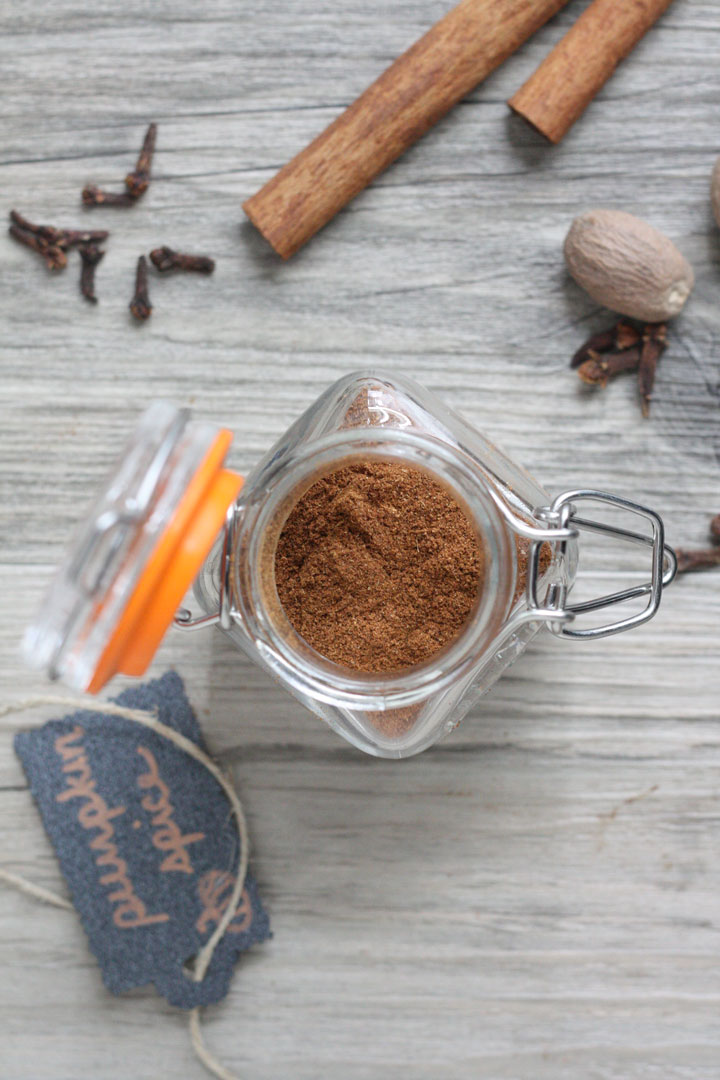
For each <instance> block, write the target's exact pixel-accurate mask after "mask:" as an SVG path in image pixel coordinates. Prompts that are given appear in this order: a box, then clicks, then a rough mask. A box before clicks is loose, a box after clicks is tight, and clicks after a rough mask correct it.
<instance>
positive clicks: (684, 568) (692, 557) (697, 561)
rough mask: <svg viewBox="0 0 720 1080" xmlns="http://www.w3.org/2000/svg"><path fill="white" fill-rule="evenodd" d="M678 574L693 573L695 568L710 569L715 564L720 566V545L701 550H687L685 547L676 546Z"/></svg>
mask: <svg viewBox="0 0 720 1080" xmlns="http://www.w3.org/2000/svg"><path fill="white" fill-rule="evenodd" d="M675 555H676V557H677V568H678V574H691V573H693V572H694V571H695V570H709V569H711V567H713V566H720V547H713V548H706V549H704V550H703V549H700V550H699V551H686V550H685V548H676V549H675Z"/></svg>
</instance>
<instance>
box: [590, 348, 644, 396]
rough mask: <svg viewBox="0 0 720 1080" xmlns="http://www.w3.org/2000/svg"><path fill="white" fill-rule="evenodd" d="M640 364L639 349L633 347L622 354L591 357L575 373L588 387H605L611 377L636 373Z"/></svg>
mask: <svg viewBox="0 0 720 1080" xmlns="http://www.w3.org/2000/svg"><path fill="white" fill-rule="evenodd" d="M639 363H640V349H639V347H638V346H635V347H634V348H632V349H626V350H625V351H624V352H618V353H606V354H605V355H597V354H596V355H591V356H590V357H589V358H588V359H587V360H585V361H584V362H583V363H582V364H581V365H580V367H579V368H578V369H577V373H578V375H579V376H580V378H581V379H582V381H583V382H584V383H587V384H588V386H600V387H605V386H607V384H608V380H609V379H611V378H612V376H613V375H619V374H620V372H622V371H636V370H637V368H638V365H639Z"/></svg>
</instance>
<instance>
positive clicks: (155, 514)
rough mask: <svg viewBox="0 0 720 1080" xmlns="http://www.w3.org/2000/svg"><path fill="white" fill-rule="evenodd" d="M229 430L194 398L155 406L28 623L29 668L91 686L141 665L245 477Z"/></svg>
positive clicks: (81, 686)
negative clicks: (230, 461) (233, 468)
mask: <svg viewBox="0 0 720 1080" xmlns="http://www.w3.org/2000/svg"><path fill="white" fill-rule="evenodd" d="M231 440H232V435H231V433H230V432H229V431H226V430H224V429H221V428H218V427H216V426H215V425H212V424H208V423H203V422H198V421H194V420H191V418H190V411H189V410H188V409H179V408H177V407H175V406H174V405H171V404H169V403H167V402H163V401H158V402H154V403H153V404H152V405H150V406H149V408H148V409H147V410H146V411H145V412H144V413H143V415H142V417H141V418H140V421H139V423H138V425H137V427H136V428H135V431H134V432H133V434H132V436H131V438H130V440H129V441H128V443H127V445H126V447H125V449H124V451H123V452H122V454H121V455H120V458H119V460H118V461H117V463H116V464H115V466H114V467H113V469H112V470H111V472H110V474H109V475H108V476H107V478H106V479H105V481H104V482H103V484H102V486H101V489H100V491H99V493H98V495H97V496H96V498H95V499H94V501H93V503H92V504H91V506H90V507H89V509H88V511H87V513H86V515H85V516H84V517H83V519H82V521H81V522H80V525H79V527H78V529H77V532H76V534H75V536H74V538H73V540H72V541H71V543H70V545H69V547H68V549H67V551H66V554H65V556H64V558H63V561H62V563H61V565H60V566H59V568H58V570H57V571H56V573H55V575H54V577H53V580H52V581H51V583H50V585H49V587H48V589H47V591H46V593H45V596H44V597H43V600H42V602H41V604H40V608H39V610H38V612H37V614H36V616H35V619H34V620H33V622H32V624H31V626H30V627H29V628H28V630H27V631H26V634H25V637H24V640H23V644H22V652H23V655H24V658H25V660H26V662H27V663H28V664H29V665H30V666H31V667H34V668H40V669H44V670H45V671H46V672H47V673H48V674H49V675H50V677H51V678H53V679H61V680H62V681H63V682H64V683H66V684H67V685H68V686H71V687H73V688H74V689H76V690H91V691H96V690H98V689H100V687H101V686H102V685H103V684H104V682H106V681H107V679H108V678H110V677H111V676H112V675H113V674H115V672H116V671H124V672H126V673H127V674H141V673H142V672H143V671H144V670H145V668H146V667H147V665H148V663H149V662H150V659H151V658H152V655H153V654H154V651H155V649H156V648H157V645H158V644H159V641H160V640H161V638H162V636H163V634H164V632H165V630H166V629H167V626H168V625H169V623H170V622H171V621H172V617H173V615H174V612H175V609H176V607H177V604H179V602H180V600H181V599H182V596H183V595H184V593H185V591H186V590H187V588H188V587H189V586H190V584H191V583H192V580H193V579H194V577H195V575H196V574H197V572H198V570H199V568H200V565H201V564H202V561H203V560H204V558H205V556H206V555H207V553H208V551H209V550H210V548H211V546H212V544H213V542H214V540H215V538H216V536H217V533H218V531H219V530H220V528H221V527H222V523H223V521H224V518H225V515H226V513H227V509H228V507H229V506H230V505H231V503H232V502H233V501H234V499H235V496H236V495H237V492H238V490H239V488H240V485H241V483H242V480H241V478H240V477H239V476H235V475H234V474H232V473H228V472H227V471H225V470H224V469H222V464H223V462H224V458H225V455H226V453H227V450H228V448H229V445H230V442H231ZM188 537H189V538H190V540H191V541H192V542H191V543H190V545H189V546H188Z"/></svg>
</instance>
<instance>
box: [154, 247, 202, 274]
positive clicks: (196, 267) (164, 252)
mask: <svg viewBox="0 0 720 1080" xmlns="http://www.w3.org/2000/svg"><path fill="white" fill-rule="evenodd" d="M150 260H151V262H152V264H153V266H154V267H155V268H156V269H157V270H160V271H161V272H163V273H164V272H165V271H166V270H193V271H195V272H196V273H198V274H212V272H213V270H214V269H215V260H214V259H210V258H209V257H208V256H207V255H184V254H182V253H181V252H178V251H173V249H172V248H169V247H159V248H155V250H154V251H151V252H150Z"/></svg>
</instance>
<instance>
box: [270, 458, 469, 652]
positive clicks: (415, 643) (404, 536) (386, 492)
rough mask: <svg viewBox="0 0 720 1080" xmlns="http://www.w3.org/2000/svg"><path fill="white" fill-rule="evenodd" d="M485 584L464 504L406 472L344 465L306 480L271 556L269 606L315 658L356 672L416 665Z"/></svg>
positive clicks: (378, 464) (463, 618) (454, 630)
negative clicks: (275, 599)
mask: <svg viewBox="0 0 720 1080" xmlns="http://www.w3.org/2000/svg"><path fill="white" fill-rule="evenodd" d="M483 580H484V551H483V547H482V545H481V542H480V540H479V538H478V536H477V534H476V532H475V530H474V528H473V525H472V523H471V522H470V520H469V518H468V516H467V513H466V512H465V510H464V509H463V507H462V506H461V505H460V504H459V503H458V502H457V501H456V500H455V499H454V498H453V497H452V495H451V494H450V492H449V491H447V490H446V489H445V488H444V487H443V486H442V485H441V484H440V483H438V482H437V481H435V480H433V479H432V477H431V476H429V475H428V474H427V473H425V472H423V471H422V470H421V469H418V468H416V467H414V466H408V465H405V464H400V463H398V462H390V461H368V462H360V463H357V464H352V465H347V466H345V467H344V468H342V469H338V470H337V471H336V472H333V473H330V474H329V475H328V476H324V477H323V478H322V479H321V480H318V481H317V482H316V483H315V484H313V485H312V487H310V488H309V489H308V490H307V491H306V492H305V493H304V495H302V497H301V498H300V499H299V501H298V502H297V503H296V505H295V506H294V507H293V509H292V511H291V512H290V515H289V517H288V519H287V521H286V522H285V525H284V527H283V530H282V532H281V534H280V538H279V540H278V545H277V550H276V553H275V582H276V587H277V592H278V596H279V598H280V602H281V604H282V605H283V608H284V609H285V613H286V615H287V617H288V619H289V620H290V622H291V623H292V625H293V627H294V628H295V630H296V631H297V632H298V633H299V634H300V635H301V637H303V638H304V639H305V641H307V643H308V644H309V645H311V646H312V648H314V649H315V650H316V652H319V653H320V654H321V655H322V656H325V657H327V659H329V660H332V661H333V662H334V663H336V664H340V665H342V666H344V667H347V668H352V669H353V670H355V671H367V672H389V671H397V670H399V669H401V668H405V667H409V666H410V665H412V664H419V663H422V662H423V661H425V660H427V659H428V658H429V657H431V656H432V655H433V654H434V653H436V652H438V650H440V649H442V648H443V647H444V646H445V645H447V644H449V643H450V642H451V641H452V640H453V639H454V638H456V637H457V636H458V634H459V633H460V631H461V630H462V628H463V626H464V625H465V623H466V622H467V621H468V618H469V617H470V615H471V613H472V610H473V607H474V605H475V602H476V600H477V598H478V596H479V594H480V591H481V589H482V585H483Z"/></svg>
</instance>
